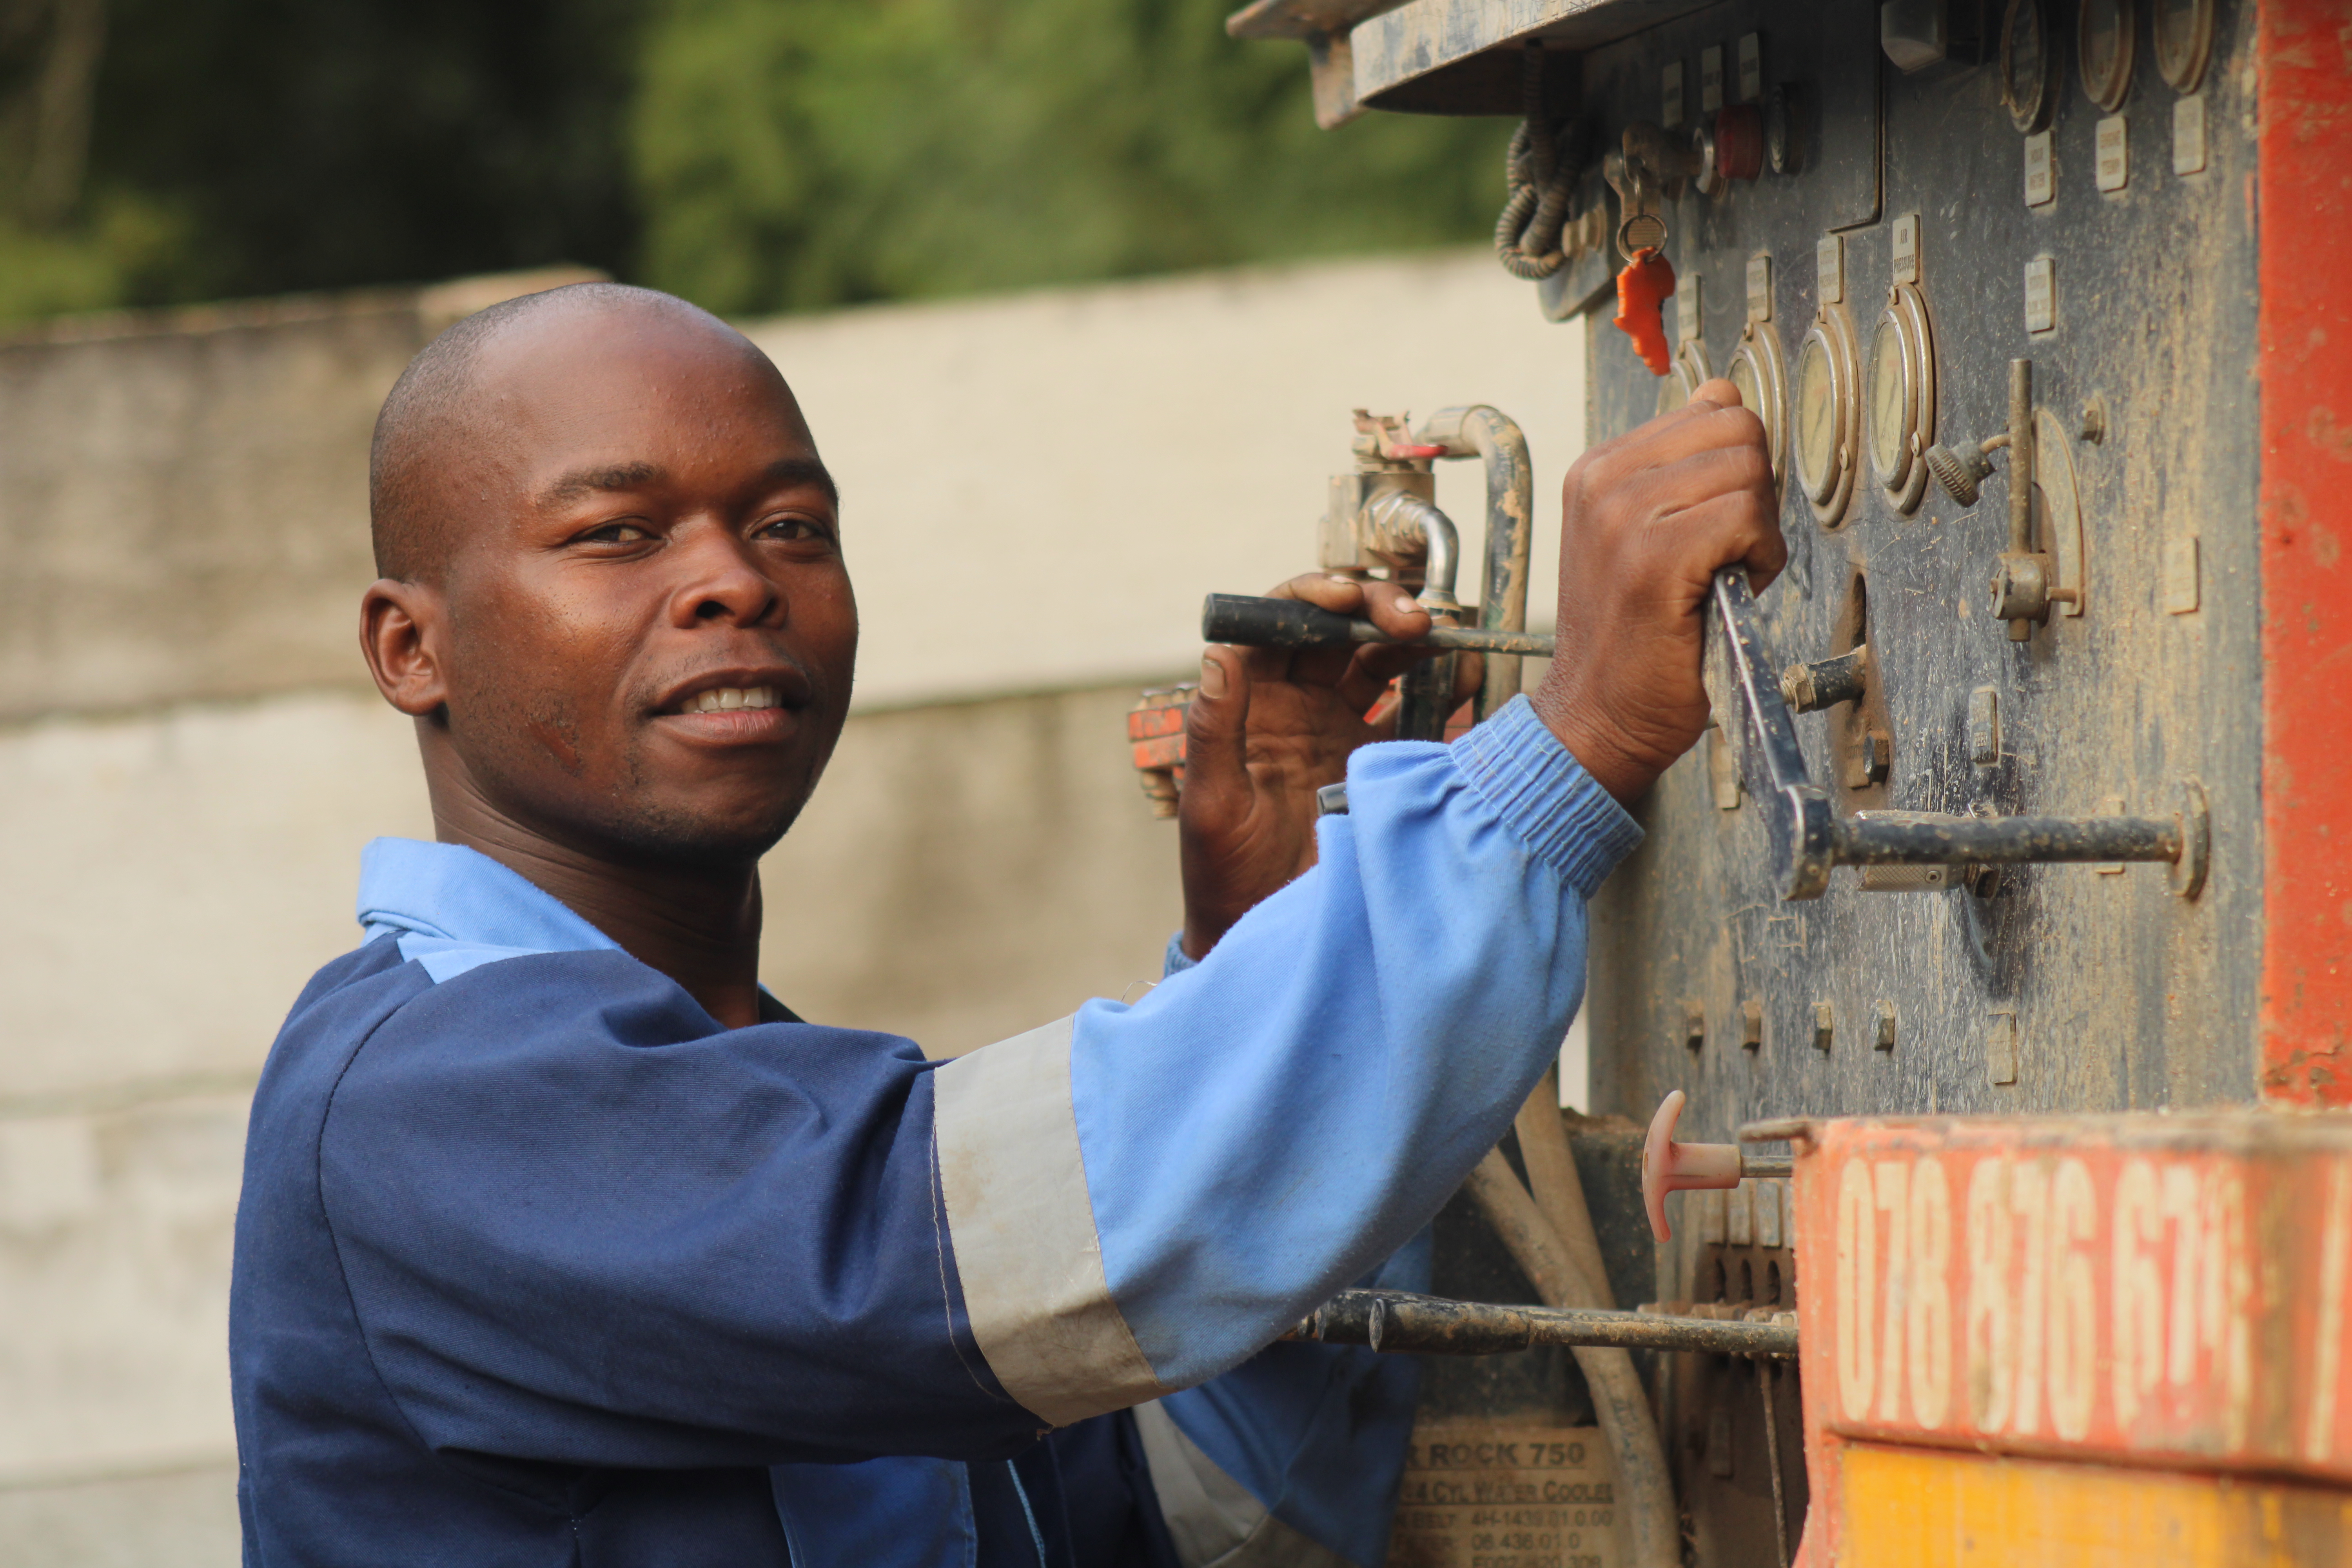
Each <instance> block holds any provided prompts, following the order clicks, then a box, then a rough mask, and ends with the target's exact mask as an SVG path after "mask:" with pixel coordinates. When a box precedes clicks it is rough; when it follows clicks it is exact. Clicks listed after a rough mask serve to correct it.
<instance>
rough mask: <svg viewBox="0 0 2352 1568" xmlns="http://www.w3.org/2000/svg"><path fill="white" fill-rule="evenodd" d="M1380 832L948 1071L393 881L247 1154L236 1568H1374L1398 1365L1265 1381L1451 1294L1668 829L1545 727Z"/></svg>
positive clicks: (422, 870) (1492, 743)
mask: <svg viewBox="0 0 2352 1568" xmlns="http://www.w3.org/2000/svg"><path fill="white" fill-rule="evenodd" d="M1348 798H1349V803H1350V815H1348V816H1333V817H1328V818H1326V819H1324V821H1323V822H1322V824H1321V825H1320V826H1319V828H1318V833H1319V835H1320V850H1321V860H1320V863H1319V864H1318V866H1317V867H1316V868H1314V869H1313V870H1312V871H1310V872H1308V873H1307V875H1306V876H1304V877H1302V878H1300V879H1298V880H1297V881H1295V882H1293V883H1292V884H1291V885H1290V886H1288V887H1287V888H1286V889H1283V890H1282V891H1281V892H1279V893H1277V894H1276V895H1275V896H1274V897H1272V898H1271V899H1269V900H1266V901H1265V903H1263V904H1262V905H1260V906H1259V907H1258V908H1257V909H1255V910H1252V911H1251V912H1250V914H1249V915H1248V916H1246V917H1245V918H1244V920H1242V921H1240V923H1238V924H1237V925H1235V926H1234V929H1233V930H1232V931H1230V932H1229V933H1228V934H1227V935H1226V936H1225V937H1224V939H1223V941H1222V942H1219V943H1218V945H1217V947H1216V949H1215V950H1214V951H1213V952H1212V953H1211V954H1210V955H1209V957H1208V958H1207V959H1206V960H1205V961H1203V962H1202V963H1199V964H1197V965H1185V964H1182V963H1181V958H1180V959H1179V960H1178V961H1176V962H1173V963H1171V969H1172V970H1175V971H1177V972H1176V973H1171V974H1170V975H1169V976H1168V978H1166V979H1165V980H1164V981H1163V982H1162V983H1161V984H1160V985H1159V986H1157V987H1156V988H1155V989H1153V990H1152V991H1150V993H1149V994H1147V995H1145V996H1144V997H1143V998H1142V999H1141V1000H1140V1001H1139V1002H1137V1003H1135V1004H1133V1005H1121V1004H1119V1003H1116V1002H1108V1001H1094V1002H1088V1003H1087V1004H1086V1005H1084V1006H1082V1007H1081V1008H1079V1009H1078V1011H1077V1012H1076V1014H1075V1015H1073V1016H1070V1017H1066V1018H1062V1019H1057V1020H1055V1022H1053V1023H1050V1024H1046V1025H1045V1026H1041V1027H1039V1028H1036V1029H1034V1030H1032V1031H1030V1032H1029V1033H1027V1034H1024V1035H1020V1036H1017V1037H1013V1038H1012V1039H1008V1040H1003V1041H1001V1042H999V1043H997V1044H995V1045H992V1046H987V1047H982V1049H980V1050H978V1051H975V1052H973V1053H971V1054H970V1055H968V1056H964V1057H961V1058H955V1059H953V1060H950V1061H944V1062H934V1061H927V1060H925V1059H924V1058H923V1056H922V1053H921V1052H920V1051H919V1049H918V1048H917V1047H915V1046H914V1045H913V1044H912V1043H911V1042H909V1041H908V1040H905V1039H901V1038H898V1037H893V1036H888V1035H883V1034H877V1033H871V1032H866V1031H861V1030H855V1029H836V1028H827V1027H824V1026H817V1025H812V1024H807V1023H803V1022H800V1021H799V1020H797V1019H796V1018H794V1017H793V1016H792V1015H791V1014H790V1013H788V1012H787V1011H786V1010H784V1009H783V1008H782V1006H781V1005H771V1006H770V1008H769V1012H770V1015H771V1018H770V1020H769V1021H763V1022H761V1023H760V1024H757V1025H755V1026H751V1027H749V1028H741V1029H729V1028H725V1027H722V1026H720V1025H719V1023H718V1022H717V1021H716V1020H714V1019H713V1018H711V1016H709V1014H708V1013H706V1012H705V1011H704V1010H703V1009H702V1008H701V1007H700V1006H699V1005H698V1004H697V1003H696V1002H695V1001H694V999H693V998H692V997H691V996H689V995H688V994H687V993H686V992H685V991H684V990H682V989H681V988H680V987H679V986H678V985H677V984H675V983H674V982H672V981H671V980H669V979H668V978H667V977H666V976H664V975H662V974H660V973H656V971H654V970H652V969H649V968H647V967H646V965H644V964H642V963H638V962H637V961H636V960H635V959H634V958H631V957H630V956H629V955H628V954H626V953H625V952H621V951H620V950H619V949H618V948H617V947H616V946H615V945H614V943H613V942H611V941H610V940H609V939H608V938H606V937H605V936H604V934H603V933H601V932H600V931H597V930H596V929H595V928H594V927H593V926H592V925H590V924H589V923H588V922H587V921H583V919H581V918H580V917H579V916H577V915H575V914H573V913H572V911H571V910H569V909H567V908H566V907H565V906H563V905H562V903H560V902H558V901H557V900H555V899H553V898H552V897H551V896H549V895H548V894H546V893H545V892H543V891H541V889H538V888H536V887H534V886H533V885H532V884H530V882H528V881H527V880H525V879H523V878H521V877H520V876H518V875H517V874H515V873H514V872H512V871H509V870H508V869H506V868H503V867H501V866H499V865H498V864H497V863H495V862H493V861H491V860H489V859H488V858H485V857H483V856H480V855H478V854H477V853H475V852H474V851H472V850H469V849H466V848H463V847H457V846H451V845H430V844H421V843H415V842H412V841H407V840H389V839H388V840H381V841H379V842H377V843H376V844H374V845H373V846H371V847H370V848H369V850H368V853H367V857H366V862H365V866H364V868H363V875H362V889H361V895H360V920H361V923H362V927H363V928H364V931H365V940H364V941H363V942H362V944H361V945H360V946H359V947H358V948H357V949H356V950H355V951H353V952H351V953H349V954H347V955H345V956H344V957H342V958H340V959H337V960H336V961H335V962H333V963H330V964H328V965H327V966H326V967H325V968H324V969H322V970H320V972H319V973H318V975H317V976H316V977H315V978H314V979H313V980H312V981H311V982H310V985H309V987H308V988H307V989H305V990H304V992H303V993H302V995H301V996H300V998H299V1000H298V1001H297V1002H296V1003H295V1005H294V1009H293V1012H292V1014H291V1015H290V1016H289V1018H288V1019H287V1022H286V1025H285V1027H284V1029H283V1030H282V1031H281V1033H280V1034H279V1036H278V1041H277V1043H276V1045H275V1047H273V1049H272V1051H271V1053H270V1057H269V1061H268V1067H267V1068H266V1069H265V1070H264V1072H263V1075H262V1079H261V1083H260V1087H259V1089H258V1090H257V1094H256V1098H255V1101H254V1107H253V1115H252V1121H251V1124H250V1129H249V1131H248V1135H247V1156H246V1173H245V1187H244V1195H243V1200H242V1202H241V1204H240V1205H239V1208H238V1212H237V1225H236V1274H235V1282H234V1287H233V1294H232V1303H231V1313H230V1359H231V1371H232V1377H233V1386H234V1394H235V1401H236V1427H237V1442H238V1450H239V1454H240V1458H241V1478H240V1498H241V1502H242V1507H243V1512H244V1521H245V1538H246V1560H247V1563H253V1564H261V1565H267V1568H278V1565H280V1564H306V1565H326V1564H334V1565H344V1564H349V1565H355V1568H356V1565H361V1564H387V1565H388V1564H402V1565H406V1568H415V1565H419V1564H427V1563H434V1564H438V1563H452V1564H467V1565H469V1568H472V1565H499V1568H504V1565H508V1564H514V1565H518V1568H520V1565H523V1564H529V1565H531V1568H558V1565H562V1564H579V1565H582V1568H622V1565H639V1564H643V1565H655V1564H658V1565H662V1568H701V1565H706V1564H708V1565H710V1568H719V1565H721V1564H724V1565H726V1568H765V1565H770V1564H774V1565H779V1568H780V1565H782V1564H784V1563H792V1564H793V1565H795V1568H950V1565H958V1568H996V1565H1000V1564H1005V1565H1010V1564H1018V1565H1020V1568H1112V1565H1113V1564H1124V1563H1145V1564H1155V1565H1160V1568H1165V1565H1168V1564H1171V1563H1181V1564H1182V1565H1184V1568H1201V1565H1202V1564H1208V1563H1217V1564H1222V1565H1223V1568H1259V1565H1283V1568H1308V1565H1314V1568H1340V1565H1344V1564H1354V1565H1356V1568H1374V1565H1376V1564H1377V1563H1380V1562H1381V1558H1382V1557H1383V1556H1384V1554H1385V1552H1386V1544H1387V1532H1388V1516H1389V1512H1390V1510H1391V1506H1392V1502H1393V1498H1394V1494H1395V1488H1396V1485H1397V1481H1398V1476H1399V1471H1400V1468H1401V1466H1402V1455H1403V1449H1404V1445H1405V1440H1406V1436H1407V1431H1408V1428H1409V1425H1410V1420H1411V1414H1412V1376H1411V1371H1410V1365H1409V1363H1402V1362H1399V1361H1397V1360H1394V1359H1387V1360H1383V1359H1382V1358H1379V1357H1375V1356H1372V1355H1370V1353H1369V1352H1359V1351H1348V1350H1341V1349H1336V1348H1333V1347H1327V1346H1320V1345H1312V1344H1276V1343H1273V1342H1274V1341H1276V1339H1277V1337H1278V1336H1279V1335H1280V1334H1282V1333H1283V1332H1284V1331H1285V1330H1286V1329H1287V1328H1288V1327H1289V1326H1290V1325H1292V1324H1295V1323H1296V1322H1297V1321H1299V1319H1300V1318H1302V1317H1303V1316H1305V1315H1306V1314H1307V1312H1308V1311H1310V1310H1312V1309H1313V1308H1314V1307H1315V1306H1316V1305H1317V1304H1318V1302H1320V1301H1322V1300H1325V1299H1326V1298H1328V1296H1329V1295H1330V1294H1331V1293H1332V1292H1333V1291H1334V1290H1336V1289H1341V1288H1343V1287H1345V1286H1347V1285H1349V1284H1350V1283H1353V1282H1357V1281H1360V1280H1363V1279H1368V1278H1372V1277H1376V1276H1377V1277H1381V1278H1383V1279H1385V1280H1386V1281H1387V1282H1390V1283H1395V1284H1402V1285H1412V1284H1415V1283H1418V1282H1419V1278H1420V1274H1421V1273H1425V1268H1426V1250H1425V1233H1424V1227H1425V1226H1426V1225H1427V1224H1428V1222H1429V1220H1430V1218H1431V1216H1432V1215H1433V1214H1434V1213H1435V1212H1436V1210H1437V1208H1438V1207H1439V1205H1441V1204H1443V1203H1444V1201H1445V1199H1446V1198H1447V1196H1448V1195H1449V1194H1452V1193H1453V1191H1454V1188H1455V1187H1456V1186H1457V1185H1458V1184H1460V1182H1461V1181H1462V1179H1463V1177H1464V1176H1465V1174H1466V1173H1468V1171H1469V1169H1470V1167H1471V1166H1472V1165H1473V1164H1475V1163H1476V1162H1477V1160H1478V1159H1479V1157H1480V1156H1481V1155H1482V1154H1484V1153H1485V1152H1486V1150H1488V1149H1489V1148H1491V1147H1492V1146H1493V1145H1494V1143H1495V1142H1496V1139H1497V1138H1499V1137H1500V1136H1501V1135H1502V1134H1503V1132H1504V1131H1505V1130H1506V1129H1507V1127H1508V1126H1509V1124H1510V1121H1511V1118H1512V1115H1513V1113H1514V1112H1515V1111H1516V1110H1517V1108H1518V1106H1519V1105H1520V1104H1521V1102H1522V1101H1523V1100H1525V1099H1526V1097H1527V1095H1528V1091H1529V1090H1530V1089H1531V1088H1532V1087H1533V1085H1534V1084H1535V1082H1536V1081H1537V1079H1538V1077H1539V1076H1540V1075H1541V1074H1542V1072H1543V1071H1544V1069H1545V1068H1546V1067H1547V1066H1548V1065H1549V1062H1550V1061H1551V1059H1552V1057H1553V1054H1554V1052H1555V1051H1556V1050H1557V1049H1558V1047H1559V1040H1560V1037H1561V1036H1562V1034H1563V1033H1564V1032H1565V1030H1566V1029H1567V1027H1568V1025H1569V1022H1570V1018H1571V1016H1573V1015H1574V1013H1575V1010H1576V1007H1577V1005H1578V1003H1579V1001H1580V996H1581V993H1582V988H1583V979H1584V951H1585V901H1586V900H1587V899H1588V898H1589V897H1590V896H1591V893H1592V891H1593V889H1594V888H1595V886H1596V885H1597V884H1598V883H1599V881H1600V879H1601V878H1602V877H1604V876H1605V875H1607V873H1608V872H1609V870H1610V869H1611V868H1612V867H1613V866H1614V865H1615V864H1616V862H1617V861H1618V860H1619V859H1620V858H1622V856H1623V855H1624V854H1625V853H1626V852H1627V851H1628V850H1629V849H1630V848H1631V847H1633V844H1634V843H1635V842H1636V841H1637V840H1638V838H1639V837H1640V830H1639V828H1638V827H1636V826H1635V825H1634V824H1633V821H1632V819H1631V818H1630V817H1628V816H1626V815H1625V813H1624V812H1623V811H1622V809H1621V808H1620V807H1619V806H1618V805H1617V804H1616V803H1615V802H1614V801H1613V800H1612V799H1611V798H1610V797H1609V796H1608V795H1607V794H1606V793H1605V792H1603V791H1602V790H1601V788H1600V787H1599V786H1598V785H1597V784H1594V782H1593V781H1592V780H1591V778H1590V777H1589V776H1588V775H1587V774H1586V773H1584V771H1583V770H1582V769H1581V768H1580V766H1579V765H1578V764H1577V763H1576V762H1575V760H1574V759H1573V758H1572V757H1571V756H1570V754H1569V753H1568V752H1567V751H1566V750H1565V749H1564V748H1563V747H1561V746H1560V744H1559V742H1558V741H1557V740H1556V739H1554V737H1553V736H1552V735H1551V734H1550V732H1549V731H1547V730H1546V729H1545V728H1544V727H1543V726H1542V725H1541V724H1540V723H1539V722H1538V721H1537V720H1536V719H1535V717H1534V715H1533V714H1532V712H1531V711H1530V710H1528V707H1527V705H1526V703H1525V702H1524V700H1521V701H1518V702H1515V703H1514V704H1513V705H1512V706H1510V707H1509V708H1507V709H1506V710H1504V711H1503V712H1502V713H1501V714H1499V715H1498V716H1497V717H1496V719H1495V720H1494V721H1491V722H1489V723H1486V724H1484V725H1481V726H1479V727H1478V728H1477V729H1475V730H1474V731H1471V732H1470V733H1469V734H1467V735H1465V736H1464V737H1463V738H1462V739H1461V740H1459V741H1457V742H1454V744H1452V745H1451V746H1441V745H1436V744H1430V743H1397V744H1388V745H1378V746H1371V747H1367V748H1365V749H1364V750H1362V751H1360V752H1358V753H1356V755H1355V756H1354V758H1353V759H1352V760H1351V762H1350V764H1349V778H1348ZM1416 1237H1421V1238H1422V1241H1421V1243H1419V1244H1417V1243H1416ZM1383 1271H1385V1272H1383ZM1417 1271H1418V1272H1417ZM1269 1346H1271V1348H1269Z"/></svg>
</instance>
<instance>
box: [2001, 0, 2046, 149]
mask: <svg viewBox="0 0 2352 1568" xmlns="http://www.w3.org/2000/svg"><path fill="white" fill-rule="evenodd" d="M2049 85H2050V48H2049V35H2048V33H2047V32H2046V31H2045V30H2044V27H2043V24H2042V6H2041V4H2040V0H2009V11H2008V14H2007V15H2006V16H2004V17H2003V18H2002V21H2001V27H2000V89H2001V101H2002V102H2004V103H2006V104H2008V105H2009V117H2010V119H2011V121H2015V122H2016V125H2017V128H2018V129H2019V130H2020V131H2039V130H2041V129H2042V121H2043V120H2044V118H2045V115H2044V105H2045V100H2047V98H2048V97H2049Z"/></svg>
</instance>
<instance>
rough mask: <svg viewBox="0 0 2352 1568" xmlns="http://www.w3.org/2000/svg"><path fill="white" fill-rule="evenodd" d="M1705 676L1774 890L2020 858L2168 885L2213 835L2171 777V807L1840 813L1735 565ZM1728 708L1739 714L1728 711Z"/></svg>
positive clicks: (1800, 892)
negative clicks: (2094, 812)
mask: <svg viewBox="0 0 2352 1568" xmlns="http://www.w3.org/2000/svg"><path fill="white" fill-rule="evenodd" d="M1706 633H1707V638H1706V643H1707V647H1706V684H1707V694H1708V696H1709V697H1710V698H1712V699H1713V700H1714V702H1715V709H1716V712H1717V714H1718V715H1719V716H1721V718H1722V721H1723V723H1724V728H1725V730H1726V731H1727V732H1728V731H1731V730H1732V729H1733V728H1734V725H1735V724H1736V725H1737V728H1738V741H1739V745H1738V751H1739V756H1740V771H1741V773H1742V774H1743V777H1744V780H1745V782H1746V784H1747V786H1748V794H1749V795H1753V796H1754V797H1755V798H1756V801H1757V803H1758V805H1760V806H1761V807H1763V809H1764V813H1765V818H1764V820H1765V830H1766V837H1767V840H1768V842H1769V846H1770V849H1769V853H1770V855H1771V858H1772V872H1773V879H1774V881H1775V882H1776V883H1777V884H1778V886H1779V889H1780V897H1781V898H1782V899H1783V900H1796V899H1817V898H1820V897H1821V896H1822V893H1823V892H1825V891H1826V890H1827V889H1828V888H1829V885H1830V870H1831V868H1832V867H1835V866H1956V865H1965V864H1969V863H1971V862H1973V863H1975V864H1977V865H1980V866H2022V865H2034V864H2045V863H2064V862H2084V861H2089V862H2104V861H2116V860H2163V861H2168V862H2169V863H2170V864H2171V867H2172V890H2173V891H2174V892H2175V893H2178V894H2179V895H2180V896H2181V897H2182V898H2185V899H2193V898H2195V897H2196V896H2197V895H2198V893H2199V892H2200V891H2201V890H2202V889H2203V888H2204V886H2205V868H2206V864H2207V861H2208V858H2209V855H2210V841H2211V834H2210V826H2209V817H2208V814H2207V811H2206V806H2205V792H2204V790H2203V789H2201V788H2200V787H2199V785H2198V784H2196V782H2195V781H2194V780H2183V781H2182V782H2181V784H2180V785H2179V801H2180V809H2179V812H2178V813H2177V814H2176V815H2174V816H2159V817H2146V816H2091V817H2066V816H1937V815H1935V814H1931V813H1926V812H1921V813H1916V814H1906V816H1903V817H1902V818H1900V819H1889V818H1887V817H1885V816H1863V817H1844V818H1841V817H1840V816H1837V814H1836V812H1835V810H1834V809H1833V808H1832V805H1831V803H1830V797H1829V795H1827V793H1826V792H1824V791H1823V790H1822V788H1821V786H1820V785H1818V784H1814V783H1813V782H1812V780H1811V777H1810V776H1809V775H1808V774H1807V773H1806V771H1805V757H1804V753H1803V752H1801V751H1800V750H1799V749H1798V746H1797V731H1796V725H1795V724H1794V722H1793V721H1791V720H1790V717H1789V704H1788V702H1787V700H1785V699H1784V698H1783V697H1782V695H1781V686H1780V677H1779V675H1778V674H1776V673H1774V672H1773V671H1774V668H1775V667H1774V665H1773V663H1772V660H1771V658H1770V650H1769V648H1768V647H1766V646H1765V642H1764V631H1763V626H1762V622H1761V618H1760V617H1759V616H1758V615H1757V613H1756V594H1755V590H1754V589H1753V588H1751V587H1750V586H1749V585H1748V572H1747V569H1746V568H1745V567H1742V566H1727V567H1725V568H1724V569H1723V570H1722V571H1720V572H1717V574H1715V593H1714V595H1712V597H1711V598H1710V600H1709V601H1708V605H1707V615H1706ZM1734 710H1736V714H1735V712H1734Z"/></svg>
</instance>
